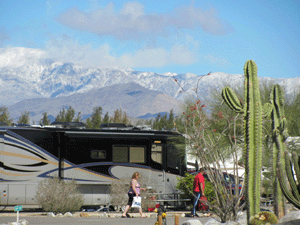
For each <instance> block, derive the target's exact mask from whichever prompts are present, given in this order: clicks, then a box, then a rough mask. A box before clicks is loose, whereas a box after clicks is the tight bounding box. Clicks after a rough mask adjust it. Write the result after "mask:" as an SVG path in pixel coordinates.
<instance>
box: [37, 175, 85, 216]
mask: <svg viewBox="0 0 300 225" xmlns="http://www.w3.org/2000/svg"><path fill="white" fill-rule="evenodd" d="M36 199H37V201H38V203H39V204H40V205H41V206H42V208H43V210H44V211H47V212H53V213H66V212H76V211H78V210H80V207H81V206H82V205H83V197H82V195H80V193H79V191H78V186H77V184H76V182H75V181H74V180H72V181H63V180H60V179H59V178H48V179H45V180H43V181H40V182H39V184H38V187H37V193H36Z"/></svg>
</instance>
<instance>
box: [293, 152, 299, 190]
mask: <svg viewBox="0 0 300 225" xmlns="http://www.w3.org/2000/svg"><path fill="white" fill-rule="evenodd" d="M292 160H293V164H294V170H295V173H296V177H297V181H298V185H297V186H298V190H299V184H300V182H299V181H300V168H299V156H298V155H297V153H296V152H293V153H292Z"/></svg>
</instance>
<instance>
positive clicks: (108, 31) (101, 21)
mask: <svg viewBox="0 0 300 225" xmlns="http://www.w3.org/2000/svg"><path fill="white" fill-rule="evenodd" d="M57 21H58V22H60V23H61V24H64V25H66V26H69V27H72V28H75V29H78V30H83V31H88V32H91V33H95V34H97V35H99V36H105V35H110V36H114V37H116V38H118V39H141V38H145V37H148V36H152V37H155V36H167V35H169V34H171V30H172V29H174V28H175V29H190V30H194V29H199V28H201V29H203V31H205V32H208V33H210V34H213V35H224V34H226V33H228V32H231V31H232V30H233V29H232V28H230V27H229V26H228V25H226V24H225V23H224V22H223V21H222V20H221V19H220V18H218V17H217V13H216V12H215V10H213V9H210V10H207V11H205V10H202V9H201V8H196V7H195V6H194V5H193V4H191V5H189V6H187V7H181V8H177V9H176V10H174V11H173V12H171V13H160V14H158V13H148V14H146V13H145V11H144V6H143V5H142V4H141V3H138V2H128V3H126V4H125V5H124V7H123V8H122V9H121V10H120V12H118V13H116V12H115V10H114V5H113V4H112V3H110V4H108V5H107V6H106V7H105V8H102V9H97V10H94V11H91V12H83V11H80V10H79V9H77V8H72V9H69V10H68V11H66V12H65V13H63V14H61V15H60V16H59V17H58V18H57Z"/></svg>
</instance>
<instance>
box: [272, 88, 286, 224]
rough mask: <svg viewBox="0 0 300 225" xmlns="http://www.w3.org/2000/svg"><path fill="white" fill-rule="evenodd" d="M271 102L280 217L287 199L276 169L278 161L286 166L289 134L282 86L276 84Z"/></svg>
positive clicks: (275, 184)
mask: <svg viewBox="0 0 300 225" xmlns="http://www.w3.org/2000/svg"><path fill="white" fill-rule="evenodd" d="M270 102H271V104H272V106H273V110H272V113H271V118H272V129H273V134H272V140H273V187H274V189H273V195H274V200H275V202H274V213H275V214H276V216H277V217H278V218H281V217H283V216H284V215H285V201H284V196H283V194H282V191H281V189H280V186H279V182H278V177H277V176H276V175H277V173H276V169H277V167H278V163H279V162H280V164H281V166H283V167H285V161H284V151H285V145H284V142H285V140H286V138H287V136H288V133H287V128H286V118H285V116H284V108H283V106H284V93H283V92H282V90H281V88H280V86H279V85H278V84H277V85H274V86H273V88H272V91H271V94H270Z"/></svg>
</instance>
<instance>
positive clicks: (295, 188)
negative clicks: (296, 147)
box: [277, 151, 300, 209]
mask: <svg viewBox="0 0 300 225" xmlns="http://www.w3.org/2000/svg"><path fill="white" fill-rule="evenodd" d="M284 158H285V167H283V166H282V165H281V163H279V166H278V168H277V175H278V180H279V184H280V187H281V190H282V192H283V194H284V196H285V197H286V198H287V200H288V201H289V202H290V203H292V204H293V205H294V206H295V207H297V208H298V209H300V169H299V163H300V157H299V156H298V155H297V153H296V152H293V153H292V160H291V156H290V153H289V152H288V151H285V152H284ZM293 168H294V171H295V173H296V177H297V179H295V176H294V173H293V170H292V169H293ZM284 169H285V172H286V174H287V177H288V181H289V184H290V185H289V186H290V188H291V190H290V188H288V186H287V184H286V176H285V173H284Z"/></svg>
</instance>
